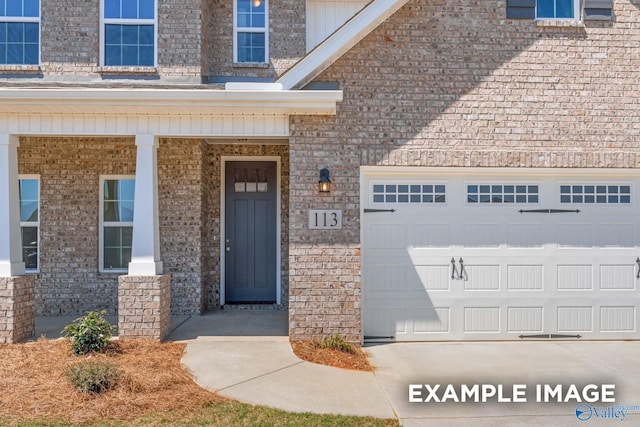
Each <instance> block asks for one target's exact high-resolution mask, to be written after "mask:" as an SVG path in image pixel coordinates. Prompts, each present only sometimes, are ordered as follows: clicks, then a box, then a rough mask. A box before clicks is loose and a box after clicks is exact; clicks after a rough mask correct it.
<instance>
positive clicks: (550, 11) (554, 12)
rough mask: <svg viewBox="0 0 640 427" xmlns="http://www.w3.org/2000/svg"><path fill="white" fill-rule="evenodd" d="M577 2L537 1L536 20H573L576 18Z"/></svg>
mask: <svg viewBox="0 0 640 427" xmlns="http://www.w3.org/2000/svg"><path fill="white" fill-rule="evenodd" d="M578 3H579V2H578V0H537V1H536V18H542V19H573V18H574V17H575V16H577V13H576V10H575V8H576V5H577V4H578Z"/></svg>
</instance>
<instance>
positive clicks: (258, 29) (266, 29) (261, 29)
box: [233, 0, 269, 64]
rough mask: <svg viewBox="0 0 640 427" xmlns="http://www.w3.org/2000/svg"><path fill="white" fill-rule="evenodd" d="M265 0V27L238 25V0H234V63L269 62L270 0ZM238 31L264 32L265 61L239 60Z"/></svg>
mask: <svg viewBox="0 0 640 427" xmlns="http://www.w3.org/2000/svg"><path fill="white" fill-rule="evenodd" d="M261 1H264V27H238V16H237V15H238V0H233V63H234V64H268V63H269V0H261ZM238 32H243V33H264V62H238Z"/></svg>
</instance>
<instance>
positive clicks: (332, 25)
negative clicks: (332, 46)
mask: <svg viewBox="0 0 640 427" xmlns="http://www.w3.org/2000/svg"><path fill="white" fill-rule="evenodd" d="M367 3H369V1H368V0H309V1H308V2H307V52H309V51H311V50H312V49H313V48H314V47H316V46H317V45H318V44H319V43H320V42H322V41H323V40H324V39H326V38H327V37H329V36H330V35H331V34H332V33H333V32H334V31H335V30H337V29H338V28H340V27H341V26H342V25H343V24H344V23H345V22H347V21H348V20H349V19H351V18H352V17H353V16H354V15H355V14H356V13H358V12H359V11H360V10H362V9H363V8H364V7H365V6H366V5H367Z"/></svg>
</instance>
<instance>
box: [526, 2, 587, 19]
mask: <svg viewBox="0 0 640 427" xmlns="http://www.w3.org/2000/svg"><path fill="white" fill-rule="evenodd" d="M538 1H540V0H536V11H535V14H536V18H535V19H536V20H537V21H547V20H554V21H580V12H581V11H580V2H581V1H583V0H571V1H572V3H573V18H543V17H538ZM553 1H554V7H555V2H557V1H558V0H553Z"/></svg>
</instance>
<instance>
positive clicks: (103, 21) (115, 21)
mask: <svg viewBox="0 0 640 427" xmlns="http://www.w3.org/2000/svg"><path fill="white" fill-rule="evenodd" d="M40 1H42V0H40ZM108 24H115V25H153V67H154V68H155V67H157V66H158V0H153V19H120V18H105V17H104V0H100V31H99V33H100V66H101V67H148V65H106V64H105V51H106V49H105V47H106V46H105V42H106V40H105V32H106V31H105V27H106V25H108Z"/></svg>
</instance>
